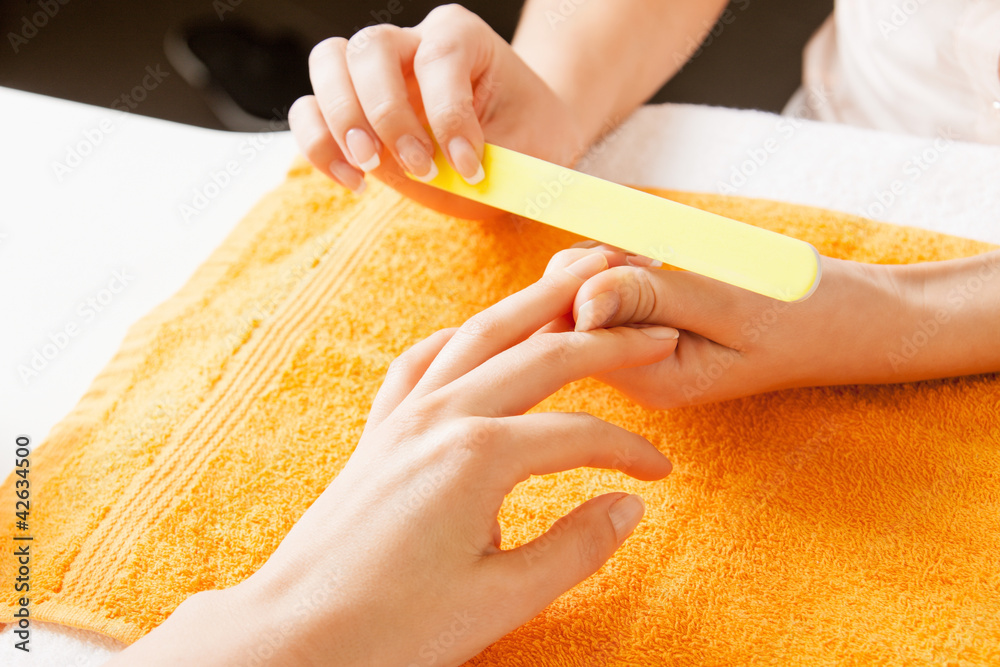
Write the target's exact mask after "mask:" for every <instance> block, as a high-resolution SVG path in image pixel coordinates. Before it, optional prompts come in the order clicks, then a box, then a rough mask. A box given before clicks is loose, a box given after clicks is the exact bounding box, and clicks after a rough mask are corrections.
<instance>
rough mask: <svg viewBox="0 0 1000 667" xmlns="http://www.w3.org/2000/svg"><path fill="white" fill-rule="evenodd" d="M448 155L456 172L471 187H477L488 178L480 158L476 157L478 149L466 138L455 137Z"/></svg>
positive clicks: (449, 146) (450, 143)
mask: <svg viewBox="0 0 1000 667" xmlns="http://www.w3.org/2000/svg"><path fill="white" fill-rule="evenodd" d="M448 155H449V156H451V163H452V164H453V165H455V171H457V172H458V173H459V174H460V175H461V176H462V178H464V179H465V182H466V183H468V184H469V185H475V184H476V183H479V182H480V181H481V180H483V179H484V178H485V177H486V173H485V172H484V171H483V165H482V163H481V162H480V161H479V156H478V155H476V149H474V148H473V147H472V144H471V143H469V140H468V139H466V138H465V137H454V138H453V139H452V140H451V141H449V142H448Z"/></svg>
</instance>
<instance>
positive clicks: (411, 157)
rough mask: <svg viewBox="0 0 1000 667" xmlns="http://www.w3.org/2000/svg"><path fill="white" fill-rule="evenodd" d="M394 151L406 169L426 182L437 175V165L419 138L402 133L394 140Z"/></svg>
mask: <svg viewBox="0 0 1000 667" xmlns="http://www.w3.org/2000/svg"><path fill="white" fill-rule="evenodd" d="M396 152H397V153H399V159H401V160H402V161H403V166H405V167H406V171H408V172H410V173H411V174H413V175H414V176H415V177H417V178H418V179H419V180H421V181H423V182H424V183H426V182H427V181H431V180H434V177H435V176H437V175H438V168H437V165H436V164H434V159H433V158H432V157H431V154H430V153H428V152H427V149H426V148H425V147H424V145H423V144H422V143H420V140H419V139H417V138H416V137H414V136H413V135H411V134H404V135H403V136H401V137H400V138H399V140H398V141H397V142H396Z"/></svg>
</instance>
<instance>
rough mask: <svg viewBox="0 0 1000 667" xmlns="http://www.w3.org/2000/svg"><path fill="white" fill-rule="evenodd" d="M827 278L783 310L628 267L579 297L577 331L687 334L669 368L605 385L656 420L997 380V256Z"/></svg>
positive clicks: (616, 377) (870, 268) (689, 276)
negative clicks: (887, 388)
mask: <svg viewBox="0 0 1000 667" xmlns="http://www.w3.org/2000/svg"><path fill="white" fill-rule="evenodd" d="M822 270H823V279H822V281H821V282H820V285H819V287H818V288H817V290H816V292H815V294H813V295H812V296H811V297H810V298H808V299H806V300H805V301H802V302H798V303H783V302H779V301H773V300H771V299H768V298H766V297H763V296H760V295H757V294H753V293H751V292H747V291H745V290H741V289H739V288H736V287H732V286H730V285H726V284H724V283H720V282H717V281H714V280H711V279H710V278H705V277H703V276H699V275H697V274H694V273H688V272H682V271H664V270H657V269H649V268H641V267H634V266H629V265H623V266H619V267H616V268H612V269H610V270H608V271H604V272H602V273H600V274H598V275H596V276H594V277H593V278H591V279H590V280H588V281H587V282H586V284H584V286H583V287H582V288H581V289H580V291H579V293H578V294H577V296H576V300H575V302H574V306H573V310H574V315H575V328H576V330H577V331H588V330H592V329H594V328H598V327H614V326H621V325H626V324H628V325H636V324H641V325H646V324H652V325H669V326H672V327H676V328H678V329H680V330H681V334H680V341H679V342H678V345H677V351H676V353H675V354H673V355H671V356H670V357H668V358H666V359H664V360H662V361H659V362H657V363H655V364H651V365H648V366H642V367H637V368H628V369H620V370H615V371H611V372H609V373H604V374H602V375H601V376H600V379H602V380H603V381H605V382H607V383H608V384H611V385H612V386H614V387H616V388H618V389H620V390H621V391H623V392H624V393H626V394H627V395H628V396H629V397H631V398H632V399H633V400H635V401H637V402H639V403H641V404H643V405H645V406H647V407H650V408H657V409H660V408H671V407H676V406H682V405H693V404H698V403H709V402H715V401H722V400H727V399H731V398H737V397H741V396H748V395H751V394H758V393H762V392H766V391H772V390H775V389H784V388H789V387H808V386H820V385H837V384H879V383H887V382H911V381H916V380H926V379H932V378H940V377H949V376H956V375H968V374H974V373H985V372H992V371H996V370H1000V345H998V344H997V341H998V340H1000V317H998V315H997V314H998V313H1000V252H993V253H988V254H985V255H980V256H977V257H970V258H967V259H959V260H952V261H946V262H928V263H923V264H912V265H897V266H889V265H875V264H860V263H857V262H848V261H843V260H836V259H831V258H829V257H823V258H822Z"/></svg>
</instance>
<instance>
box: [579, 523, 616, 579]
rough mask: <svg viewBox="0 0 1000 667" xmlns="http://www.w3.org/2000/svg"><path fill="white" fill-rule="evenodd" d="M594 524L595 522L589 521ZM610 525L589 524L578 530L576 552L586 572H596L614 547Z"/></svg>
mask: <svg viewBox="0 0 1000 667" xmlns="http://www.w3.org/2000/svg"><path fill="white" fill-rule="evenodd" d="M589 523H592V524H596V523H597V522H596V521H594V522H589ZM613 532H614V531H613V529H611V527H610V526H599V525H589V526H586V527H585V530H582V531H580V533H579V537H578V538H577V543H576V547H577V554H578V556H579V558H580V565H581V566H582V567H583V568H584V570H585V571H587V572H596V571H597V570H599V569H600V567H601V566H602V565H604V561H606V560H607V553H608V552H609V551H611V550H612V549H613V548H614V538H613V537H612V535H611V533H613Z"/></svg>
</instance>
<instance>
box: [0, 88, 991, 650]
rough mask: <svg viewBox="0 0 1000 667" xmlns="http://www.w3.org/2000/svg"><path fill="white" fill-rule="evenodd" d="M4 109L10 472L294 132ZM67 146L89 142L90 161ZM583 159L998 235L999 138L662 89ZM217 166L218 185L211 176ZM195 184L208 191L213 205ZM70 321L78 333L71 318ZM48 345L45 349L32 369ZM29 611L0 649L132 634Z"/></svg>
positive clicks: (0, 344) (243, 201) (601, 167)
mask: <svg viewBox="0 0 1000 667" xmlns="http://www.w3.org/2000/svg"><path fill="white" fill-rule="evenodd" d="M0 118H2V119H3V121H4V122H3V124H2V126H0V155H2V158H3V159H2V160H0V312H2V313H3V325H2V327H0V350H2V351H3V355H4V356H3V363H2V364H0V470H2V471H4V472H7V471H9V470H10V469H11V468H12V466H13V458H14V454H13V443H14V438H15V436H17V435H18V434H28V435H29V436H30V437H31V438H32V441H33V444H35V445H37V444H38V443H40V442H41V441H42V440H43V439H44V437H45V435H46V433H47V432H48V431H49V429H50V428H51V427H52V426H53V425H54V424H55V423H56V422H57V421H58V420H59V419H60V418H61V417H62V416H64V415H65V414H66V413H67V412H69V411H70V410H71V409H72V407H73V405H74V404H75V403H76V401H77V400H78V399H79V397H80V396H81V395H82V394H83V392H84V391H85V390H86V388H87V386H88V384H89V383H90V381H91V379H92V378H93V377H94V376H95V375H96V374H97V373H98V372H99V371H100V369H101V368H102V367H103V366H104V365H105V364H106V363H107V361H108V360H109V359H110V358H111V356H112V354H113V353H114V352H115V350H116V349H117V347H118V345H119V344H120V342H121V340H122V338H123V337H124V335H125V332H126V330H127V328H128V327H129V325H130V324H131V323H132V322H134V321H135V320H137V319H138V318H139V317H141V316H142V315H144V314H145V313H146V312H148V311H149V310H150V309H151V308H153V307H154V306H155V305H157V304H158V303H160V302H162V301H163V300H165V299H167V298H169V297H170V296H171V295H172V294H173V293H174V292H176V291H177V290H178V289H179V288H180V287H181V286H182V285H183V283H184V282H185V281H186V280H187V278H188V277H189V276H190V275H191V273H192V272H193V271H194V269H195V268H196V267H197V266H198V265H199V264H200V263H201V262H202V261H203V260H204V259H205V258H206V257H207V256H208V255H209V253H210V252H211V251H212V250H213V249H214V248H215V247H216V246H217V245H218V244H219V243H220V242H221V241H222V239H223V238H224V237H225V235H226V234H227V233H228V232H229V231H230V230H231V229H232V228H233V226H234V225H235V224H236V223H237V222H238V221H239V220H240V218H241V217H242V216H243V214H244V213H245V212H246V211H247V210H248V209H249V208H250V207H251V206H252V205H253V204H254V202H255V201H257V200H258V199H259V198H260V196H261V195H262V194H263V193H264V192H265V191H267V190H268V189H270V188H272V187H274V186H276V185H278V184H279V183H280V182H281V180H282V178H283V177H284V174H285V171H286V169H287V167H288V165H289V163H290V161H291V159H292V157H293V156H294V154H295V153H296V150H295V147H294V142H293V141H292V139H291V137H290V135H289V134H288V133H278V134H257V135H246V134H234V133H227V132H218V131H212V130H203V129H199V128H193V127H188V126H184V125H178V124H174V123H168V122H164V121H159V120H154V119H149V118H144V117H139V116H131V115H122V114H120V113H118V112H115V111H111V110H108V109H101V108H95V107H89V106H84V105H80V104H75V103H71V102H65V101H61V100H55V99H52V98H47V97H41V96H36V95H32V94H28V93H23V92H18V91H12V90H8V89H3V88H0ZM72 152H75V153H76V154H77V155H80V154H81V153H87V155H85V156H83V157H82V158H81V159H80V160H79V164H77V161H76V159H75V158H73V157H72V155H71V153H72ZM68 160H72V162H67V161H68ZM60 165H65V166H66V167H67V169H68V171H67V169H64V168H63V167H62V166H60ZM227 167H228V168H229V171H230V172H234V173H235V176H232V177H231V178H229V181H228V183H227V182H226V179H225V178H224V177H219V176H218V174H219V173H222V172H225V171H226V170H227ZM582 168H583V169H584V170H586V171H589V172H591V173H594V174H595V175H598V176H602V177H605V178H609V179H612V180H618V181H620V182H625V183H630V184H635V185H649V186H659V187H666V188H675V189H681V190H692V191H702V192H727V193H733V194H739V195H744V196H751V197H763V198H769V199H779V200H784V201H791V202H797V203H803V204H809V205H814V206H823V207H827V208H833V209H839V210H844V211H848V212H851V213H866V214H867V215H868V216H869V217H872V218H875V219H880V220H885V221H889V222H896V223H905V224H912V225H916V226H921V227H925V228H928V229H934V230H938V231H945V232H950V233H954V234H959V235H963V236H969V237H972V238H978V239H981V240H986V241H991V242H993V243H1000V147H993V146H979V145H972V144H962V143H957V142H950V141H948V140H947V139H942V138H938V139H933V138H915V137H908V136H902V135H893V134H888V133H881V132H873V131H868V130H860V129H856V128H850V127H844V126H832V125H822V124H818V123H812V122H807V121H799V120H796V119H790V118H784V117H781V116H776V115H773V114H766V113H759V112H749V111H734V110H728V109H716V108H708V107H696V106H676V105H665V106H660V107H646V108H643V109H641V110H640V111H639V112H637V113H636V114H635V115H634V116H633V117H632V118H631V119H630V120H629V121H628V122H627V123H626V124H625V125H624V126H623V127H622V128H621V129H619V130H617V131H615V132H613V133H612V135H611V136H610V137H609V138H608V140H607V141H606V142H603V143H600V144H598V145H597V146H595V148H594V149H593V150H592V152H591V155H590V156H588V158H586V159H585V160H584V162H583V166H582ZM213 174H216V176H217V181H218V182H221V183H223V184H224V185H223V186H222V187H218V188H214V187H213V185H212V184H213ZM741 175H742V177H741ZM196 193H201V194H202V195H207V197H206V200H208V201H207V205H206V206H204V208H203V210H197V209H196V208H195V204H205V203H206V202H205V201H197V202H196V201H195V197H196ZM890 199H891V201H890ZM185 205H187V206H191V207H192V209H194V210H197V212H196V214H194V215H191V210H186V209H184V208H183V207H184V206H185ZM185 211H186V212H187V213H188V215H187V216H185ZM185 218H187V219H185ZM116 274H117V275H118V276H119V277H118V278H117V279H116ZM112 288H113V289H114V290H117V291H112ZM88 299H94V300H95V302H94V303H95V304H96V306H94V305H88V301H87V300H88ZM101 301H103V303H101ZM97 307H99V308H100V312H97ZM67 327H69V328H70V330H72V331H75V335H73V336H67V337H66V338H63V337H61V336H59V335H58V332H64V333H65V332H66V331H67ZM73 327H75V329H74V328H73ZM53 338H54V339H55V341H56V342H53ZM59 342H64V343H65V345H64V346H63V347H59V346H58V344H57V343H59ZM46 345H54V346H55V347H48V348H46V347H45V346H46ZM36 351H37V352H38V353H39V354H43V357H42V359H43V360H44V362H45V364H44V367H41V368H40V370H38V371H37V375H31V374H29V375H28V377H23V370H24V368H31V362H32V357H33V356H34V355H35V352H36ZM46 353H47V355H48V356H50V357H51V358H50V359H47V358H45V354H46ZM36 362H37V359H36ZM38 365H39V366H41V364H40V363H38ZM0 585H3V584H2V582H0ZM32 629H33V636H32V644H31V646H32V653H31V654H30V655H25V654H23V653H22V652H20V651H16V650H14V649H13V643H14V638H13V636H12V634H11V629H10V628H7V629H5V630H4V631H3V632H0V664H3V665H22V664H25V665H27V664H31V665H75V666H79V667H84V666H87V665H98V664H100V663H101V662H103V661H104V660H105V659H106V658H107V656H109V655H111V654H112V653H113V652H114V651H115V650H118V648H119V645H118V644H117V643H116V642H113V641H110V640H107V639H104V638H102V637H100V636H98V635H93V634H91V633H83V632H79V631H72V630H67V629H64V628H61V627H59V626H54V625H51V624H44V623H35V624H33V626H32Z"/></svg>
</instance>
